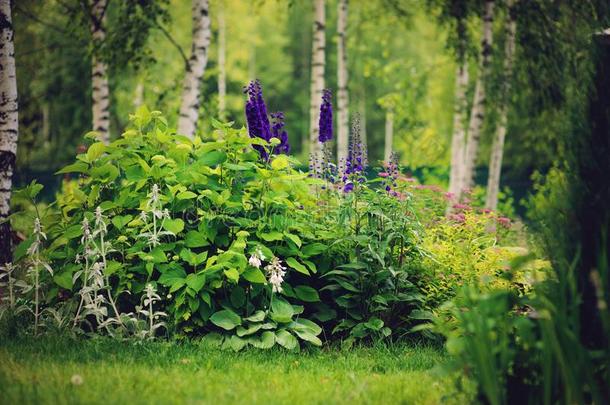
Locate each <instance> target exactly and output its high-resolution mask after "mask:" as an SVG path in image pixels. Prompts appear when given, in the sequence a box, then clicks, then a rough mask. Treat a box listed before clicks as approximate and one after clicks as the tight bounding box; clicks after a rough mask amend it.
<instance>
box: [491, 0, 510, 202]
mask: <svg viewBox="0 0 610 405" xmlns="http://www.w3.org/2000/svg"><path fill="white" fill-rule="evenodd" d="M513 3H514V2H513V0H509V1H508V18H507V22H506V44H505V48H504V74H503V76H504V77H503V82H502V92H501V95H500V97H501V104H500V114H499V115H500V116H499V122H498V127H497V128H496V133H495V137H494V140H493V144H492V148H491V156H490V159H489V178H488V179H487V195H486V198H485V207H486V208H489V209H491V210H495V209H496V208H497V207H498V193H499V191H500V175H501V173H502V157H503V155H504V139H505V138H506V126H507V115H508V107H509V93H510V88H511V76H512V73H513V63H514V57H515V36H516V32H517V22H516V20H515V15H514V10H513V6H514V4H513Z"/></svg>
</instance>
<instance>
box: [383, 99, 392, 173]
mask: <svg viewBox="0 0 610 405" xmlns="http://www.w3.org/2000/svg"><path fill="white" fill-rule="evenodd" d="M393 144H394V112H393V111H392V110H388V111H386V113H385V145H384V149H383V161H384V163H385V164H389V163H390V159H391V157H392V145H393Z"/></svg>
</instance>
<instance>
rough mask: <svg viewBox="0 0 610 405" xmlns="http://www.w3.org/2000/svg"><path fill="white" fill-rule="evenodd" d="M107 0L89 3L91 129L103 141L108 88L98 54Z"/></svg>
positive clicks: (107, 117)
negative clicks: (92, 48) (92, 47)
mask: <svg viewBox="0 0 610 405" xmlns="http://www.w3.org/2000/svg"><path fill="white" fill-rule="evenodd" d="M107 8H108V0H93V2H92V4H91V25H90V28H91V38H92V40H93V44H94V49H96V48H97V49H98V51H94V52H93V55H92V56H91V99H92V105H91V110H92V111H91V112H92V126H93V130H94V131H97V132H98V133H99V135H100V138H101V140H102V141H103V142H104V143H108V142H109V141H110V132H109V130H110V90H109V87H108V65H107V64H106V62H105V61H104V60H102V58H100V55H99V53H100V52H99V46H100V44H101V43H102V42H104V40H105V39H106V28H105V27H104V25H105V21H106V10H107Z"/></svg>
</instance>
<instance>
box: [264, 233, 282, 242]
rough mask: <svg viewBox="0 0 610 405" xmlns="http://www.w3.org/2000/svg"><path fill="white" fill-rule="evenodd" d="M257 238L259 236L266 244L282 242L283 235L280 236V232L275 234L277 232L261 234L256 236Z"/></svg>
mask: <svg viewBox="0 0 610 405" xmlns="http://www.w3.org/2000/svg"><path fill="white" fill-rule="evenodd" d="M258 236H260V237H261V238H262V239H264V240H266V241H267V242H273V241H276V240H282V239H283V238H284V235H282V234H281V233H280V232H277V231H271V232H261V233H259V234H258Z"/></svg>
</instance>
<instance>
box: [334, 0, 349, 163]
mask: <svg viewBox="0 0 610 405" xmlns="http://www.w3.org/2000/svg"><path fill="white" fill-rule="evenodd" d="M337 16H338V17H337V36H338V37H339V39H338V43H337V86H338V91H337V104H338V109H337V163H338V165H339V168H340V170H342V168H343V166H344V165H345V161H346V160H347V149H348V143H349V110H348V108H349V93H348V89H347V83H348V71H347V46H346V42H347V41H346V31H347V30H346V28H347V0H339V2H338V4H337Z"/></svg>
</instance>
